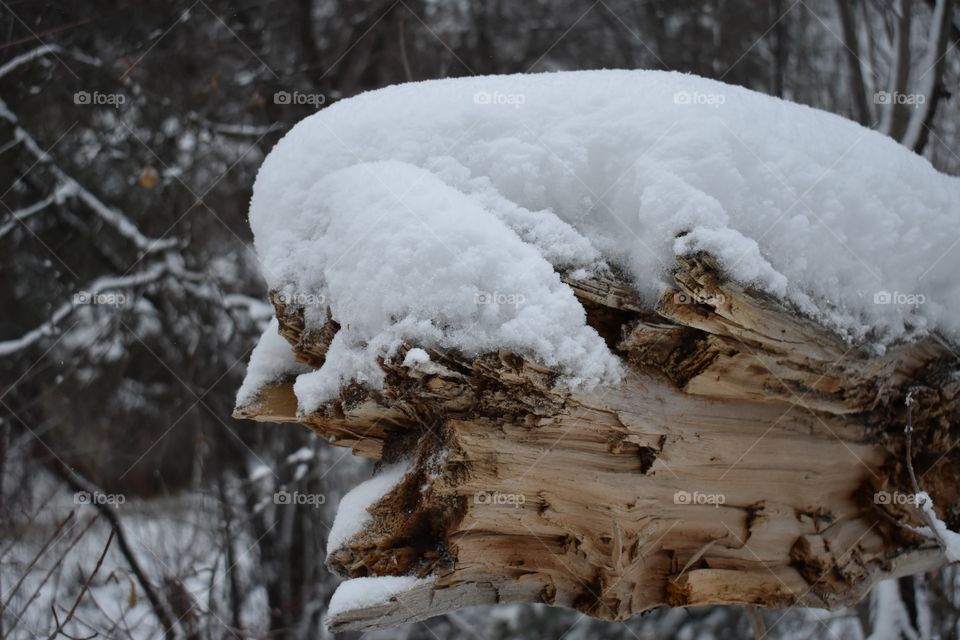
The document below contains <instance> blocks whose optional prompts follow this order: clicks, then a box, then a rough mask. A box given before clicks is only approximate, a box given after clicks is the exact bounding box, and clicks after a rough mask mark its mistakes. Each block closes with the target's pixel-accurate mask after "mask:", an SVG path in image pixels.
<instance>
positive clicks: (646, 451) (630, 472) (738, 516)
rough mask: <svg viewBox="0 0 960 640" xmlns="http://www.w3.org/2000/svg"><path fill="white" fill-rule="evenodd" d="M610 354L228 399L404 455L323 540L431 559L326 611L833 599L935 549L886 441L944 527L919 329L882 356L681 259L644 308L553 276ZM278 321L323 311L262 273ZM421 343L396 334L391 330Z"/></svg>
mask: <svg viewBox="0 0 960 640" xmlns="http://www.w3.org/2000/svg"><path fill="white" fill-rule="evenodd" d="M564 281H565V282H566V283H567V284H568V285H569V286H570V287H571V288H572V289H573V290H574V292H575V294H576V295H577V297H578V299H579V300H580V302H581V304H582V305H583V307H584V309H585V310H586V312H587V319H588V322H589V324H590V325H591V326H593V327H594V328H595V329H596V330H597V331H598V333H599V334H600V335H601V336H602V337H603V338H604V339H605V340H606V342H607V344H608V345H609V346H610V348H611V349H612V350H613V352H614V353H615V354H617V355H618V356H619V357H620V358H621V360H622V361H623V363H624V367H625V371H626V374H625V377H624V381H623V383H622V384H620V385H618V386H616V387H608V388H601V389H597V390H595V391H593V392H590V393H584V392H578V391H573V392H571V391H569V390H564V388H563V386H562V385H558V384H557V381H558V374H557V372H555V371H552V370H550V369H549V368H546V367H544V366H542V365H540V364H538V363H537V362H533V361H531V360H529V359H525V358H523V357H521V356H520V355H518V354H515V353H509V352H505V351H503V352H498V353H486V354H482V355H480V356H478V357H475V358H466V357H464V356H463V355H461V354H458V353H452V352H451V353H444V352H441V351H438V350H436V349H427V351H428V353H429V355H430V358H431V361H430V362H428V363H425V364H422V365H416V366H404V365H403V364H402V362H403V359H404V354H405V350H403V349H402V350H401V352H400V353H399V354H398V355H397V356H396V357H393V358H390V359H385V360H384V361H382V363H381V366H382V368H383V370H384V372H385V375H386V384H385V385H384V388H383V389H370V388H366V387H363V386H361V385H352V386H350V387H348V388H345V389H343V391H342V393H341V397H340V399H338V400H337V401H335V402H331V403H328V404H327V405H325V406H323V407H321V408H320V409H319V410H317V411H315V412H312V413H310V414H307V415H301V414H298V412H297V402H296V398H295V397H294V394H293V388H292V383H293V381H292V380H282V381H279V382H277V383H275V384H273V385H271V386H269V387H267V388H265V389H263V390H262V391H261V393H260V394H259V396H258V397H257V399H256V400H255V401H254V402H252V403H251V404H249V405H247V406H242V407H238V408H237V410H236V414H235V415H236V416H237V417H241V418H249V419H253V420H261V421H267V422H290V423H299V424H303V425H305V426H307V427H308V428H310V429H312V430H313V431H314V432H316V433H317V434H318V435H319V436H322V437H323V438H325V439H326V440H327V441H328V442H330V443H331V444H333V445H335V446H341V447H349V448H351V449H352V450H353V452H354V453H355V454H356V455H359V456H364V457H367V458H371V459H374V460H378V461H383V462H386V463H392V462H395V461H398V460H408V461H410V464H411V471H410V472H409V473H408V474H407V475H406V476H405V477H404V479H403V480H402V481H401V482H400V483H399V484H398V485H397V486H396V487H394V488H393V489H392V490H391V491H390V492H389V493H387V494H386V495H385V496H384V497H383V498H382V499H381V500H379V501H377V502H376V503H374V504H373V505H372V506H371V507H370V508H369V511H370V513H371V515H372V521H371V523H370V524H369V526H367V527H366V528H365V529H364V530H362V531H361V532H360V533H358V534H357V535H355V536H354V537H353V538H351V539H350V540H348V541H346V542H345V543H344V544H343V545H342V546H340V548H338V549H336V550H334V551H333V552H332V553H330V554H329V557H328V558H327V566H328V567H329V568H330V569H331V570H332V571H335V572H336V573H337V574H339V575H341V576H343V577H345V578H358V577H370V576H386V575H393V576H402V575H406V576H420V577H423V576H433V578H434V579H433V581H432V582H426V583H418V584H417V585H416V586H414V587H413V588H411V589H409V590H407V591H404V592H402V593H397V594H395V595H394V597H392V598H391V599H390V600H389V601H387V602H383V603H378V604H376V605H370V606H362V607H358V608H355V609H351V610H347V611H338V612H337V613H336V614H335V615H333V616H331V618H330V619H329V620H328V624H329V626H330V627H331V629H332V630H334V631H340V630H348V629H355V630H364V629H372V628H380V627H384V626H389V625H392V624H400V623H405V622H411V621H416V620H421V619H424V618H427V617H430V616H435V615H438V614H442V613H444V612H447V611H452V610H455V609H458V608H461V607H466V606H472V605H478V604H495V603H507V602H512V603H530V602H540V603H546V604H548V605H555V606H564V607H572V608H574V609H577V610H579V611H581V612H583V613H585V614H588V615H591V616H594V617H597V618H603V619H609V620H622V619H625V618H628V617H630V616H634V615H638V614H641V613H643V612H645V611H648V610H650V609H652V608H655V607H659V606H665V605H666V606H672V607H685V606H694V605H708V604H741V605H743V604H748V605H756V606H761V607H793V606H804V607H823V608H828V609H836V608H839V607H844V606H849V605H852V604H854V603H856V602H857V601H858V600H860V599H861V598H862V597H863V596H864V595H865V594H866V593H867V592H868V591H869V589H870V587H871V586H872V585H873V584H875V583H876V582H878V581H880V580H883V579H887V578H891V577H898V576H903V575H908V574H913V573H917V572H923V571H929V570H932V569H935V568H937V567H939V566H941V565H942V564H944V562H945V556H944V554H943V552H942V550H941V549H940V548H939V547H938V546H937V544H936V542H935V541H932V540H931V539H929V538H926V537H923V536H921V535H918V534H917V533H915V532H914V531H912V530H910V529H908V528H906V527H904V526H903V525H904V524H912V525H920V524H922V520H921V518H920V515H919V514H918V512H917V510H916V509H915V508H914V507H913V506H912V505H910V504H908V503H907V502H905V501H904V500H901V499H900V498H899V496H905V495H907V494H909V493H911V491H912V489H911V484H910V480H909V478H908V474H907V468H906V459H905V455H904V438H903V427H904V424H905V415H906V414H905V404H904V400H905V397H906V395H907V393H909V392H910V391H911V390H913V391H914V397H915V400H916V401H915V403H914V406H913V412H912V419H913V425H914V427H915V432H914V441H913V449H914V459H913V465H914V467H915V469H916V471H917V474H918V475H919V476H920V484H921V485H922V488H923V489H925V490H926V491H927V492H928V493H929V494H930V495H931V496H932V497H933V500H934V503H935V504H936V505H937V509H938V515H939V516H940V517H941V518H942V519H944V520H945V521H946V523H947V524H948V526H950V527H951V528H953V529H957V525H958V523H960V512H958V510H957V507H955V506H953V507H950V508H949V509H946V508H944V507H947V506H949V505H957V504H958V488H957V486H958V485H957V482H956V476H957V473H956V472H957V469H958V463H960V451H958V450H957V449H955V448H954V447H953V444H954V443H955V442H956V440H957V435H958V433H957V428H956V426H955V425H956V424H957V417H958V413H960V407H958V401H957V398H958V390H960V379H958V377H957V376H956V375H955V374H954V373H953V369H954V368H955V365H953V367H951V363H955V356H954V355H953V353H952V352H951V346H950V345H949V344H948V343H947V342H946V341H945V340H943V339H942V338H940V337H938V336H935V335H934V336H930V337H927V338H924V339H921V340H919V341H916V342H913V343H910V344H903V345H899V346H897V347H896V348H892V349H889V350H888V351H887V352H886V353H885V354H883V355H876V354H875V353H870V352H868V351H867V350H865V349H864V348H862V347H859V346H856V345H851V344H847V343H846V342H844V341H843V340H841V339H840V338H839V337H837V336H836V335H834V334H833V333H831V332H830V331H829V330H827V329H826V328H824V327H823V326H821V325H820V324H818V323H817V322H815V321H814V320H812V319H809V318H805V317H803V316H802V315H801V314H800V313H799V312H798V311H797V310H795V309H792V308H789V307H788V306H786V305H785V304H784V303H783V302H782V301H780V300H777V299H774V298H772V297H770V296H768V295H765V294H763V293H761V292H758V291H755V290H751V289H749V288H746V287H743V286H741V285H738V284H737V283H735V282H732V281H730V280H728V279H727V278H725V276H724V274H723V272H722V270H721V269H720V268H719V266H718V264H717V262H716V261H715V260H714V259H713V258H712V257H711V256H709V255H695V256H687V257H678V258H677V269H676V272H675V273H674V282H675V287H674V288H672V289H669V290H667V291H666V292H665V293H664V294H663V295H662V297H661V298H660V300H659V302H658V303H657V305H656V306H655V308H654V309H650V308H649V307H648V306H645V305H643V304H642V302H641V301H640V300H639V299H638V297H637V296H636V294H635V293H634V292H633V289H632V287H631V286H630V284H629V283H628V282H627V281H626V280H625V279H624V278H621V277H618V276H617V275H616V274H609V275H607V276H603V277H594V278H591V279H588V280H574V279H572V278H565V280H564ZM274 303H275V306H276V311H277V317H278V319H279V321H280V331H281V334H282V335H283V336H284V337H285V338H286V339H287V340H288V342H289V343H290V345H291V347H292V349H293V351H294V353H295V355H296V357H297V359H298V360H300V361H301V362H305V363H307V364H309V365H311V366H314V367H319V366H321V365H322V364H323V359H324V356H325V354H326V348H327V346H328V345H329V343H330V340H331V339H332V338H333V336H334V335H335V334H336V331H337V330H338V329H339V326H338V325H337V324H336V322H335V321H334V320H333V319H332V318H331V317H329V316H328V319H327V323H326V324H325V325H324V327H323V328H322V329H321V330H319V331H313V332H310V331H307V330H305V328H304V322H303V310H302V309H298V308H295V307H290V306H287V305H284V304H282V303H281V302H280V301H279V300H278V299H277V297H276V296H275V299H274ZM415 346H419V345H409V347H410V348H412V347H415Z"/></svg>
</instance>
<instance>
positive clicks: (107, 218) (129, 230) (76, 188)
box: [0, 100, 179, 254]
mask: <svg viewBox="0 0 960 640" xmlns="http://www.w3.org/2000/svg"><path fill="white" fill-rule="evenodd" d="M0 117H2V118H4V119H5V120H7V121H9V122H10V123H11V124H13V125H14V127H15V129H14V137H15V138H16V139H18V140H20V142H22V143H23V146H24V148H25V149H26V150H27V151H29V152H30V154H31V155H33V156H34V157H35V158H36V159H37V160H38V161H39V162H45V163H48V164H49V169H50V171H51V173H53V175H54V177H56V179H57V181H58V183H59V184H58V187H60V188H63V187H65V188H66V189H68V190H70V191H72V192H74V193H76V195H77V197H79V198H80V199H81V200H82V201H83V202H84V203H86V205H87V206H88V207H90V209H91V210H92V211H93V212H94V213H95V214H96V215H97V216H98V217H99V218H100V219H102V220H103V221H104V222H106V223H107V224H109V225H110V226H111V227H113V228H114V229H115V230H116V231H117V232H119V233H120V235H122V236H124V237H125V238H127V239H128V240H130V241H132V242H133V243H134V245H135V246H136V247H137V249H139V250H140V251H141V252H143V253H144V254H147V253H155V252H159V251H165V250H167V249H170V248H172V247H174V246H176V245H177V244H178V242H179V240H178V239H177V238H151V237H149V236H146V235H144V234H143V232H141V231H140V229H139V228H138V227H137V225H135V224H134V223H133V222H132V221H131V220H130V218H129V217H128V216H127V215H126V214H125V213H123V212H122V211H119V210H117V209H114V208H113V207H110V206H109V205H107V204H105V203H104V202H103V201H102V200H100V198H98V197H97V196H95V195H93V194H92V193H91V192H90V191H88V190H87V189H86V188H84V187H83V186H82V185H81V184H80V183H79V182H77V181H76V180H75V179H74V178H72V177H71V176H70V175H68V174H67V173H66V172H65V171H63V170H62V169H61V168H60V167H58V166H57V165H56V164H55V163H54V162H53V160H52V158H51V157H50V154H49V153H47V152H46V151H44V150H43V149H42V148H40V145H39V144H37V141H36V139H35V138H34V137H33V136H31V135H30V133H29V132H28V131H27V130H26V129H24V128H23V127H21V126H20V123H19V119H18V118H17V116H16V115H15V114H14V113H13V112H12V111H10V110H9V109H8V108H7V105H6V103H5V102H4V101H3V100H0Z"/></svg>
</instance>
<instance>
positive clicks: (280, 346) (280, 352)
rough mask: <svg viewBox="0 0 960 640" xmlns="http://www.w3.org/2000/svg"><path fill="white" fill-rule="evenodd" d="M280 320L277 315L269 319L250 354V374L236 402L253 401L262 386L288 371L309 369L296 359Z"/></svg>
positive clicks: (291, 372)
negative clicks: (281, 327)
mask: <svg viewBox="0 0 960 640" xmlns="http://www.w3.org/2000/svg"><path fill="white" fill-rule="evenodd" d="M279 330H280V323H279V321H278V320H277V319H276V318H273V319H271V320H270V324H269V325H267V328H266V330H265V331H264V332H263V335H262V336H261V337H260V342H258V343H257V346H256V347H254V348H253V353H251V354H250V362H249V363H248V364H247V375H246V377H245V378H244V379H243V384H242V385H241V386H240V390H239V391H237V406H238V407H244V406H247V405H249V404H250V403H251V402H253V401H254V400H255V399H256V397H257V393H259V391H260V389H262V388H263V387H265V386H267V385H268V384H270V383H271V382H276V381H277V380H279V379H280V378H282V377H284V376H288V375H297V374H302V373H305V372H308V371H310V370H311V369H310V367H308V366H306V365H304V364H302V363H299V362H297V361H296V359H295V358H294V355H293V349H292V348H291V347H290V344H289V343H288V342H287V341H286V340H285V339H284V338H283V336H281V335H280V333H279Z"/></svg>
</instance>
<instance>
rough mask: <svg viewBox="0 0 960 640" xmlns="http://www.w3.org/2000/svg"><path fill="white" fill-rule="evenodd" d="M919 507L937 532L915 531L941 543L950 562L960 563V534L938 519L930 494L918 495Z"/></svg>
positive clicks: (924, 529) (923, 528)
mask: <svg viewBox="0 0 960 640" xmlns="http://www.w3.org/2000/svg"><path fill="white" fill-rule="evenodd" d="M917 506H918V507H920V508H921V509H922V510H923V512H924V513H926V514H927V516H928V517H929V518H930V520H931V521H932V524H933V527H934V529H935V530H936V531H931V530H930V527H915V530H916V531H917V532H918V533H920V534H922V535H924V536H926V537H928V538H931V539H933V540H937V541H938V542H940V543H941V544H942V545H943V547H944V549H943V552H944V554H945V555H946V556H947V561H948V562H960V533H957V532H955V531H951V530H950V529H948V528H947V523H945V522H944V521H943V520H941V519H940V518H938V517H937V512H936V511H935V510H934V508H933V498H931V497H930V494H928V493H927V492H926V491H921V492H920V493H918V494H917Z"/></svg>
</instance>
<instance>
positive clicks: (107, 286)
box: [0, 262, 171, 357]
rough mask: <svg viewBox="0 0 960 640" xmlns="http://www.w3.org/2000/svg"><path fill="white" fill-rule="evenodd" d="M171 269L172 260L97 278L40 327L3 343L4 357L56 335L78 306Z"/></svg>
mask: <svg viewBox="0 0 960 640" xmlns="http://www.w3.org/2000/svg"><path fill="white" fill-rule="evenodd" d="M169 272H171V269H170V265H169V264H168V263H164V262H158V263H156V264H154V265H151V266H150V267H148V268H146V269H144V270H142V271H138V272H136V273H132V274H130V275H126V276H103V277H100V278H97V279H96V280H94V281H93V282H91V283H90V284H89V285H88V286H87V287H85V288H83V289H80V290H78V291H77V292H75V293H74V294H73V297H72V298H71V300H70V301H69V302H65V303H63V304H61V305H60V306H59V307H57V310H56V311H54V312H53V314H52V315H51V316H50V317H49V318H48V319H47V321H46V322H44V323H43V324H41V325H40V326H38V327H36V328H35V329H32V330H30V331H28V332H27V333H25V334H23V335H22V336H20V337H19V338H15V339H13V340H6V341H4V342H0V357H4V356H9V355H11V354H14V353H16V352H18V351H22V350H23V349H26V348H27V347H29V346H30V345H32V344H34V343H36V342H37V341H39V340H40V339H42V338H44V337H46V336H49V335H51V334H53V333H54V331H55V330H56V328H57V326H58V325H59V324H60V323H61V322H63V320H64V319H65V318H67V317H68V316H69V315H70V314H72V313H73V312H74V310H76V308H77V307H79V306H81V305H85V304H91V303H92V302H96V301H97V300H98V299H100V297H102V296H103V295H104V294H106V293H109V292H114V291H120V290H124V289H132V288H135V287H142V286H144V285H147V284H151V283H153V282H157V281H158V280H160V278H162V277H163V276H164V275H166V274H167V273H169Z"/></svg>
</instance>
